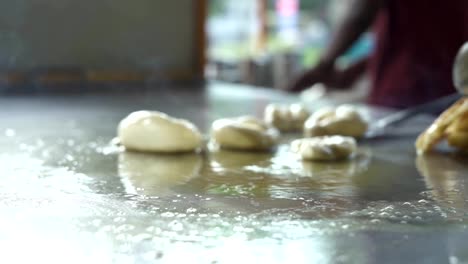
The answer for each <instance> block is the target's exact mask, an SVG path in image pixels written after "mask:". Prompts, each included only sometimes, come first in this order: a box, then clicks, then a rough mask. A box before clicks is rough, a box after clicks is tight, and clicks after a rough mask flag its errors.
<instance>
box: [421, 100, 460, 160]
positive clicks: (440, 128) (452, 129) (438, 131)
mask: <svg viewBox="0 0 468 264" xmlns="http://www.w3.org/2000/svg"><path fill="white" fill-rule="evenodd" d="M444 138H446V139H447V142H448V143H449V145H451V146H453V147H456V148H459V149H460V150H465V151H468V98H466V97H465V98H462V99H460V100H458V101H457V102H456V103H455V104H453V105H452V106H451V107H449V108H448V109H447V110H445V111H444V112H443V113H442V114H441V115H440V116H439V117H438V118H437V119H436V120H435V121H434V123H432V124H431V125H430V126H429V127H428V128H427V129H426V130H425V131H424V132H423V133H421V135H419V137H418V139H417V140H416V150H417V152H418V154H424V153H426V152H428V151H430V150H431V149H433V148H434V147H435V145H437V143H439V142H440V141H442V140H443V139H444Z"/></svg>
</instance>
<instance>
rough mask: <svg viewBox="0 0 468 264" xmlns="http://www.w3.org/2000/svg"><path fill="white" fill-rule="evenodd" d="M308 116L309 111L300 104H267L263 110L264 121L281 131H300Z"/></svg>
mask: <svg viewBox="0 0 468 264" xmlns="http://www.w3.org/2000/svg"><path fill="white" fill-rule="evenodd" d="M309 116H310V113H309V111H308V110H307V109H306V108H305V107H304V106H303V105H301V104H291V105H279V104H269V105H268V106H267V107H266V108H265V112H264V120H265V122H266V123H267V124H269V125H272V126H274V127H276V128H277V129H279V130H280V131H283V132H290V131H301V130H302V129H303V128H304V122H305V121H306V120H307V118H308V117H309Z"/></svg>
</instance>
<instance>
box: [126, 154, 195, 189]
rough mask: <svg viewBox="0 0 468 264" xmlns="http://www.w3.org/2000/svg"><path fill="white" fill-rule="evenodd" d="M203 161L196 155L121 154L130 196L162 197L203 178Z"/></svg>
mask: <svg viewBox="0 0 468 264" xmlns="http://www.w3.org/2000/svg"><path fill="white" fill-rule="evenodd" d="M202 165H203V158H202V157H201V156H200V155H198V154H195V153H185V154H172V155H167V154H148V153H140V152H128V151H126V152H122V153H120V154H119V165H118V166H119V167H118V172H119V176H120V177H121V179H122V182H123V184H124V186H125V189H126V191H127V192H128V193H133V194H145V195H162V194H169V193H171V190H170V189H171V188H172V187H174V186H177V185H181V184H184V183H186V182H188V181H189V180H190V179H192V178H194V177H196V176H198V175H199V173H200V171H201V168H202Z"/></svg>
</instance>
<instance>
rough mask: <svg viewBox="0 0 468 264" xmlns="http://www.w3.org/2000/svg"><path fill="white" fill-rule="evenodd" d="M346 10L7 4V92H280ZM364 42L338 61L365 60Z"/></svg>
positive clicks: (275, 1) (2, 11)
mask: <svg viewBox="0 0 468 264" xmlns="http://www.w3.org/2000/svg"><path fill="white" fill-rule="evenodd" d="M347 4H348V1H347V0H193V1H192V0H174V1H151V0H137V1H126V0H112V1H111V0H96V1H91V0H84V1H76V0H60V1H59V0H43V1H35V0H17V1H1V2H0V89H1V90H0V91H14V92H38V93H40V92H44V91H50V90H53V91H56V90H58V91H76V90H78V91H81V90H83V89H85V88H86V89H94V90H95V89H102V88H103V87H114V88H115V87H116V85H117V84H123V83H132V84H134V83H138V84H140V85H141V84H144V86H145V87H147V88H148V87H149V88H152V87H156V86H161V84H171V83H172V82H200V81H203V80H220V81H227V82H232V83H243V84H250V85H254V86H262V87H269V88H280V87H282V86H284V85H285V84H286V83H288V82H289V81H290V80H291V78H293V76H294V75H295V74H297V73H298V72H300V71H301V70H302V69H304V68H305V67H309V66H311V65H314V64H315V63H316V61H317V59H318V57H319V55H320V52H321V51H322V49H323V47H324V46H325V45H327V42H328V41H329V39H330V32H332V30H333V28H334V27H335V26H336V23H337V21H339V19H340V17H341V14H342V11H343V9H344V8H346V5H347ZM371 48H372V36H371V35H369V34H368V35H365V36H364V37H363V38H362V39H361V40H360V41H358V42H357V44H356V45H355V46H354V47H353V48H352V49H351V50H350V51H349V52H348V53H347V54H346V55H345V56H343V57H342V59H341V60H340V61H339V63H343V64H346V63H349V62H350V61H352V60H354V59H356V58H359V57H361V56H364V55H365V54H367V53H368V52H369V50H370V49H371Z"/></svg>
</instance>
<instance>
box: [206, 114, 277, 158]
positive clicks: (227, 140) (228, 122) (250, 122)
mask: <svg viewBox="0 0 468 264" xmlns="http://www.w3.org/2000/svg"><path fill="white" fill-rule="evenodd" d="M211 138H212V140H213V142H214V143H215V144H217V145H218V146H219V147H221V148H226V149H236V150H252V151H256V150H268V149H271V148H272V147H274V146H275V145H276V144H277V141H278V138H279V132H278V130H277V129H276V128H274V127H272V126H269V125H267V124H266V123H264V122H263V121H261V120H259V119H257V118H255V117H251V116H243V117H237V118H223V119H219V120H216V121H215V122H213V125H212V126H211Z"/></svg>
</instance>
